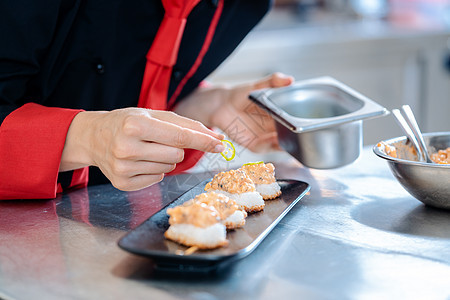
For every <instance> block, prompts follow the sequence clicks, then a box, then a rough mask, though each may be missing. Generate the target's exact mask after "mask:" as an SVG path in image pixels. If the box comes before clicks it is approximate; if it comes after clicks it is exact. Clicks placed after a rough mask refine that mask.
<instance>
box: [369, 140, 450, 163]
mask: <svg viewBox="0 0 450 300" xmlns="http://www.w3.org/2000/svg"><path fill="white" fill-rule="evenodd" d="M445 135H448V136H450V132H446V131H442V132H430V133H424V134H423V136H424V137H433V136H445ZM406 139H407V137H406V136H400V137H396V138H392V139H388V140H384V141H382V142H383V143H386V144H388V145H391V144H393V143H397V142H401V141H404V140H406ZM377 145H378V143H377V144H375V146H373V148H372V150H373V152H374V153H375V154H376V155H377V156H379V157H381V158H384V159H386V160H389V161H392V162H397V163H402V164H406V165H416V166H424V167H430V168H440V169H450V164H430V163H427V162H420V161H412V160H406V159H400V158H395V157H392V156H389V155H387V154H385V153H383V152H382V151H381V150H380V148H379V147H378V146H377Z"/></svg>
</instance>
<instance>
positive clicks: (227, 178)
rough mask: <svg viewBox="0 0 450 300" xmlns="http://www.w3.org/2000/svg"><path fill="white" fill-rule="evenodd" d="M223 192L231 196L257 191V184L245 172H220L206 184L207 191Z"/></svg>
mask: <svg viewBox="0 0 450 300" xmlns="http://www.w3.org/2000/svg"><path fill="white" fill-rule="evenodd" d="M210 190H222V191H225V192H228V193H231V194H242V193H246V192H254V191H256V188H255V184H254V183H253V181H252V180H251V179H250V177H249V176H248V175H247V173H245V172H244V171H243V170H240V169H238V170H230V171H228V172H220V173H218V174H216V175H215V176H214V178H213V179H212V180H211V182H209V183H208V184H206V186H205V191H210Z"/></svg>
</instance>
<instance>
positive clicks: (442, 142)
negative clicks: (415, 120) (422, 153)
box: [373, 132, 450, 209]
mask: <svg viewBox="0 0 450 300" xmlns="http://www.w3.org/2000/svg"><path fill="white" fill-rule="evenodd" d="M423 136H424V141H425V143H426V145H427V148H428V152H429V153H430V154H431V153H434V152H437V151H438V150H442V149H447V148H448V147H450V132H436V133H427V134H424V135H423ZM383 143H385V144H387V145H389V146H394V147H395V148H396V149H397V158H394V157H391V156H389V155H387V154H386V153H385V151H384V146H378V145H379V144H378V145H376V146H375V147H374V148H373V151H374V152H375V154H376V155H378V156H379V157H381V158H383V159H385V160H386V161H387V162H388V164H389V167H390V169H391V171H392V174H394V176H395V178H397V180H398V181H399V182H400V184H401V185H402V186H403V187H404V188H405V190H407V191H408V192H409V193H410V194H411V195H412V196H413V197H414V198H416V199H417V200H419V201H421V202H423V203H425V204H426V205H430V206H433V207H438V208H445V209H450V165H445V164H431V163H426V162H420V161H419V157H418V155H417V152H416V151H415V150H414V149H413V146H412V144H411V143H410V142H409V140H408V139H407V138H406V137H404V136H403V137H398V138H393V139H389V140H386V141H384V142H383Z"/></svg>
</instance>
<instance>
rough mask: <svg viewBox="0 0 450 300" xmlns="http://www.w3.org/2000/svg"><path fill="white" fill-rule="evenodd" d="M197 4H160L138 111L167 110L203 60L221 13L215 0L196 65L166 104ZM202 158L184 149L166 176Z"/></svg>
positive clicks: (191, 0)
mask: <svg viewBox="0 0 450 300" xmlns="http://www.w3.org/2000/svg"><path fill="white" fill-rule="evenodd" d="M199 2H200V0H162V3H163V6H164V9H165V14H164V19H163V21H162V22H161V25H160V27H159V29H158V32H157V33H156V37H155V40H154V41H153V43H152V46H151V47H150V50H149V51H148V52H147V55H146V58H147V64H146V66H145V72H144V78H143V82H142V87H141V94H140V96H139V102H138V106H139V107H147V108H151V109H158V110H167V109H171V108H172V107H173V105H174V103H175V100H176V98H177V97H178V95H179V94H180V92H181V90H182V89H183V87H184V85H185V84H186V82H187V81H188V80H189V78H191V77H192V75H194V73H195V72H196V71H197V69H198V67H199V66H200V64H201V62H202V60H203V57H204V56H205V54H206V52H207V51H208V48H209V46H210V44H211V41H212V37H213V36H214V32H215V30H216V27H217V23H218V21H219V18H220V15H221V13H222V10H223V0H219V3H218V6H217V9H216V12H215V14H214V16H213V19H212V21H211V24H210V27H209V29H208V33H207V35H206V38H205V41H204V43H203V46H202V49H201V50H200V53H199V55H198V57H197V59H196V61H195V62H194V64H193V65H192V67H191V69H190V70H189V72H188V73H187V74H186V76H185V77H184V78H183V79H182V80H181V82H180V84H179V85H178V87H177V89H176V90H175V93H174V94H173V96H172V98H171V99H170V101H168V90H169V84H170V77H171V75H172V68H173V66H174V65H175V63H176V60H177V57H178V50H179V48H180V43H181V38H182V36H183V32H184V28H185V25H186V18H187V16H188V15H189V13H190V12H191V10H192V9H193V8H194V7H195V6H196V5H197V4H198V3H199ZM202 156H203V152H201V151H197V150H193V149H186V150H185V159H184V161H182V162H181V163H179V164H177V167H176V169H175V170H174V171H172V172H171V173H170V174H171V175H174V174H178V173H181V172H183V171H185V170H188V169H190V168H191V167H193V166H194V165H195V164H196V163H197V161H198V160H199V159H200V158H201V157H202Z"/></svg>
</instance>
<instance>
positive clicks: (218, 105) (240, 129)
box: [175, 73, 294, 152]
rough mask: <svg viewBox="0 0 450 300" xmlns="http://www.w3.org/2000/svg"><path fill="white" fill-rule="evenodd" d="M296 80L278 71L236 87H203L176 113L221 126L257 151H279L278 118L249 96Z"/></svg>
mask: <svg viewBox="0 0 450 300" xmlns="http://www.w3.org/2000/svg"><path fill="white" fill-rule="evenodd" d="M293 81H294V79H293V78H292V77H291V76H287V75H284V74H281V73H274V74H272V75H270V76H268V77H265V78H263V79H261V80H258V81H256V82H253V83H247V84H242V85H238V86H235V87H205V88H199V89H198V90H197V91H196V92H194V93H193V94H191V95H190V96H189V97H187V98H186V99H185V100H186V101H182V102H181V103H180V104H179V105H178V106H177V108H176V110H175V112H177V113H179V114H181V115H184V116H187V117H189V118H193V119H197V120H199V121H201V122H202V123H203V124H205V125H206V126H208V127H217V128H219V129H221V130H222V131H223V132H225V134H226V135H227V136H228V137H229V138H230V139H231V140H233V141H235V142H237V143H239V144H240V145H242V146H244V147H246V148H248V149H250V150H251V151H253V152H264V151H270V150H279V149H280V148H279V145H278V139H277V133H276V128H275V121H274V120H273V119H272V117H271V116H270V115H269V114H268V113H267V112H266V111H264V110H263V109H262V108H260V107H259V106H258V105H256V104H255V103H253V102H252V101H251V100H250V99H249V98H248V95H249V94H250V92H252V91H254V90H258V89H263V88H276V87H283V86H287V85H290V84H291V83H292V82H293Z"/></svg>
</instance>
